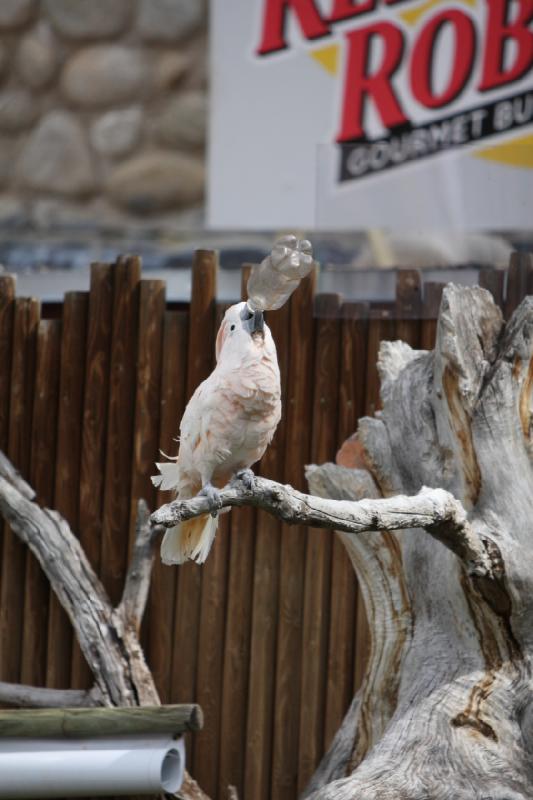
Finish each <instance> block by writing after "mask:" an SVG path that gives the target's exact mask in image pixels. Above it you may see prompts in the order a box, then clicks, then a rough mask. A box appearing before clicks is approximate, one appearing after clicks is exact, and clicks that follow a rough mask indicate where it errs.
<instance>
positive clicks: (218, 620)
mask: <svg viewBox="0 0 533 800" xmlns="http://www.w3.org/2000/svg"><path fill="white" fill-rule="evenodd" d="M230 527H231V515H230V514H222V515H221V516H220V518H219V523H218V531H217V535H216V540H215V542H214V545H213V547H212V549H211V553H210V554H209V558H208V559H207V561H206V562H205V565H204V568H203V570H204V571H203V577H202V602H201V614H200V633H199V642H198V653H199V655H198V672H197V689H196V699H197V701H198V703H199V704H200V705H201V707H202V708H203V709H204V711H205V718H206V724H205V726H204V729H203V731H202V733H201V734H200V735H199V736H198V737H195V742H194V762H193V764H194V766H193V770H192V772H193V774H194V777H195V779H196V780H197V781H198V782H199V784H200V786H201V787H202V789H203V790H204V792H206V794H208V796H209V797H211V798H215V797H216V796H217V790H218V778H219V764H220V753H221V750H222V751H223V750H224V748H225V747H227V746H228V744H229V742H228V741H224V740H223V739H222V738H221V734H220V731H221V717H222V680H223V664H224V652H225V650H224V640H225V633H226V604H227V591H228V585H227V584H228V556H229V537H230ZM225 711H226V713H228V711H227V709H226V710H225ZM231 717H232V713H231V712H230V721H229V726H231ZM226 788H227V787H226ZM222 796H224V795H222Z"/></svg>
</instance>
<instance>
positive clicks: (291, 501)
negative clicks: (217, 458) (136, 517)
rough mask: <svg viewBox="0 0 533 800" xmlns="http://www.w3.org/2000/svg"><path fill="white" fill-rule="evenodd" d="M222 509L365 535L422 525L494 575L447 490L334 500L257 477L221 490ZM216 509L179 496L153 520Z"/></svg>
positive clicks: (476, 569)
mask: <svg viewBox="0 0 533 800" xmlns="http://www.w3.org/2000/svg"><path fill="white" fill-rule="evenodd" d="M220 500H221V503H222V508H225V507H228V506H255V507H256V508H262V509H264V510H265V511H268V512H269V513H270V514H273V515H274V516H275V517H278V518H279V519H281V520H283V522H286V523H288V524H289V525H308V526H311V527H314V528H326V529H329V530H332V531H343V532H345V533H351V534H361V533H365V532H367V531H378V530H379V531H396V530H401V529H405V528H422V529H424V530H426V531H427V532H428V533H429V534H431V535H432V536H433V537H435V538H436V539H438V540H439V541H441V542H442V543H443V544H444V545H445V546H446V547H448V548H449V549H450V550H451V551H452V552H454V553H455V554H456V555H457V556H458V557H459V558H460V559H461V561H462V562H463V563H464V564H465V565H466V566H467V568H468V571H469V573H470V574H474V575H478V576H482V577H492V576H493V572H494V564H493V562H492V559H491V557H490V556H489V553H488V551H487V549H486V547H485V544H484V542H483V539H482V538H481V536H479V535H478V534H477V533H476V532H475V531H474V530H473V529H472V527H471V525H470V524H469V522H468V519H467V514H466V511H465V509H464V508H463V506H462V504H461V503H460V502H459V501H458V500H456V499H455V498H454V497H453V495H451V494H450V493H449V492H446V491H444V490H443V489H428V488H426V487H424V488H422V489H421V490H420V491H419V492H418V494H416V495H413V496H411V497H408V496H405V495H396V496H394V497H388V498H383V499H377V500H369V499H366V500H360V501H358V502H350V501H347V500H329V499H325V498H322V497H315V496H313V495H309V494H303V493H302V492H298V491H297V490H296V489H293V488H292V487H291V486H283V485H281V484H280V483H276V482H275V481H270V480H267V479H266V478H259V477H256V478H255V480H254V486H253V488H252V489H247V488H246V487H245V485H244V484H243V483H242V481H240V480H239V479H235V480H233V481H232V482H231V483H230V484H229V485H228V486H227V487H226V488H224V489H222V491H221V492H220ZM209 511H210V506H209V501H208V499H207V498H206V497H203V496H197V497H193V498H192V499H191V500H183V501H180V500H175V501H174V502H172V503H168V504H167V505H164V506H161V508H159V509H158V510H157V511H155V512H154V513H153V514H152V517H151V519H152V522H153V523H154V524H157V525H164V526H165V527H172V526H173V525H176V524H177V523H179V522H182V521H183V520H187V519H192V518H193V517H197V516H199V515H200V514H206V513H208V512H209Z"/></svg>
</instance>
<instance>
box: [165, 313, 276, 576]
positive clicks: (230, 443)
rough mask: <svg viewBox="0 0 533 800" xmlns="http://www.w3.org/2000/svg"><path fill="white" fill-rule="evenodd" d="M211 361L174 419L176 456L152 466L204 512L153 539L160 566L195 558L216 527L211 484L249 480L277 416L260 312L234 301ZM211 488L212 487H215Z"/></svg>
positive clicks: (268, 342) (272, 363)
mask: <svg viewBox="0 0 533 800" xmlns="http://www.w3.org/2000/svg"><path fill="white" fill-rule="evenodd" d="M215 352H216V361H217V364H216V367H215V369H214V370H213V372H212V373H211V375H210V376H209V377H208V378H207V379H206V380H205V381H204V382H203V383H201V384H200V386H199V387H198V388H197V389H196V391H195V392H194V394H193V396H192V397H191V399H190V400H189V403H188V404H187V407H186V409H185V413H184V414H183V419H182V420H181V424H180V439H179V442H180V446H179V452H178V455H177V457H176V459H174V460H172V461H169V462H167V463H163V464H157V467H158V468H159V471H160V473H161V474H160V475H156V476H154V477H153V478H152V481H153V483H154V486H157V487H159V488H160V489H162V490H167V489H175V490H176V495H177V497H178V498H179V499H180V500H187V499H189V498H191V497H194V496H195V495H197V494H198V493H201V494H204V495H206V496H207V497H208V498H209V500H210V501H211V504H212V513H211V514H204V515H202V516H199V517H196V518H195V519H191V520H188V521H187V522H182V523H180V524H179V525H177V526H176V527H174V528H170V529H169V530H168V531H167V532H166V534H165V536H164V538H163V542H162V545H161V558H162V560H163V562H164V563H165V564H182V563H183V562H184V561H186V560H187V559H191V560H193V561H197V562H198V563H200V564H201V563H203V562H204V561H205V559H206V558H207V555H208V553H209V550H210V548H211V545H212V543H213V539H214V538H215V533H216V529H217V524H218V522H217V517H216V513H217V509H218V508H219V507H220V498H219V492H218V489H219V488H221V487H222V486H224V485H225V484H226V483H227V482H228V481H229V480H230V479H231V478H232V477H233V476H234V475H235V474H239V477H241V478H242V479H243V481H244V482H245V483H246V484H247V485H248V486H251V484H252V481H253V473H252V472H251V470H250V467H251V466H252V464H255V462H256V461H259V459H260V458H261V456H262V455H263V453H264V452H265V450H266V448H267V446H268V444H269V443H270V442H271V440H272V437H273V436H274V432H275V430H276V427H277V425H278V422H279V420H280V417H281V390H280V375H279V367H278V360H277V355H276V345H275V344H274V340H273V338H272V334H271V332H270V329H269V328H268V326H267V325H266V324H265V322H264V319H263V314H262V312H261V311H254V312H252V311H250V309H249V308H248V306H247V304H246V303H237V304H236V305H234V306H231V308H229V309H228V310H227V311H226V314H225V316H224V319H223V321H222V324H221V326H220V330H219V331H218V334H217V338H216V347H215ZM217 487H218V488H217Z"/></svg>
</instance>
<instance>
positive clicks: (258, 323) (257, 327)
mask: <svg viewBox="0 0 533 800" xmlns="http://www.w3.org/2000/svg"><path fill="white" fill-rule="evenodd" d="M251 322H252V330H251V333H252V336H253V334H254V333H264V332H265V318H264V316H263V312H262V311H254V315H253V317H252V320H251Z"/></svg>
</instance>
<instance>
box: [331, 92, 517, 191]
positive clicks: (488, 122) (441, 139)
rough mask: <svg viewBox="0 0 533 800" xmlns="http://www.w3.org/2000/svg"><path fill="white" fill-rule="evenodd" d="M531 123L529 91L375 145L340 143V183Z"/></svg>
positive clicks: (418, 126) (365, 142)
mask: <svg viewBox="0 0 533 800" xmlns="http://www.w3.org/2000/svg"><path fill="white" fill-rule="evenodd" d="M532 122H533V92H532V91H526V92H522V93H520V94H516V95H513V96H512V97H506V98H504V99H501V100H497V101H495V102H494V103H488V104H485V105H481V106H477V107H476V108H471V109H469V110H467V111H461V112H460V113H458V114H454V115H452V116H449V117H444V118H443V119H439V120H433V121H432V122H428V123H425V124H423V125H416V126H415V125H413V126H410V127H409V128H408V129H406V128H405V127H402V129H401V131H397V132H396V133H395V132H394V131H391V133H390V134H389V135H388V136H386V137H383V138H381V139H376V140H375V141H372V142H368V141H358V142H353V143H352V142H351V143H349V144H341V145H339V147H340V149H341V164H340V175H339V180H340V182H341V183H342V182H345V181H352V180H358V179H359V178H364V177H367V176H368V175H376V174H378V173H380V172H385V171H386V170H389V169H393V168H394V167H399V166H402V165H403V164H407V163H410V162H413V161H419V160H420V159H423V158H429V157H430V156H434V155H437V154H438V153H442V152H444V151H447V150H453V149H456V148H458V147H463V146H464V145H466V144H472V143H474V142H480V141H482V140H483V139H488V138H489V137H491V136H495V135H497V134H502V133H507V132H508V131H512V130H515V129H516V128H521V127H523V126H525V125H528V124H530V123H532Z"/></svg>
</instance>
